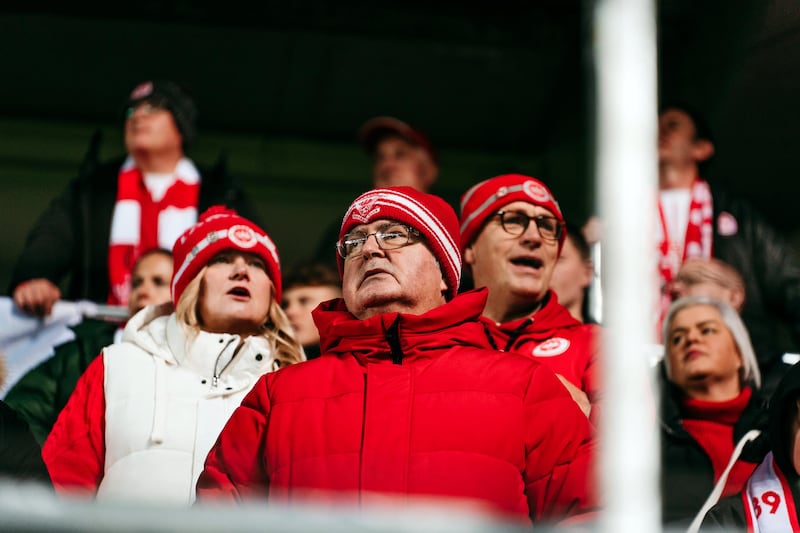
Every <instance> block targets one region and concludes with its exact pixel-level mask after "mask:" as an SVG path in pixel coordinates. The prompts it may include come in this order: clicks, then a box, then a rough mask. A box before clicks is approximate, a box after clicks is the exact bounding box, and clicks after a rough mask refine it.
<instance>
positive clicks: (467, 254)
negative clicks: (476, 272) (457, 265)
mask: <svg viewBox="0 0 800 533" xmlns="http://www.w3.org/2000/svg"><path fill="white" fill-rule="evenodd" d="M464 263H466V264H468V265H470V266H471V265H474V264H475V251H474V250H473V249H472V245H471V244H470V245H469V246H468V247H467V248H466V249H465V250H464Z"/></svg>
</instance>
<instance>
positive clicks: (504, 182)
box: [461, 174, 566, 253]
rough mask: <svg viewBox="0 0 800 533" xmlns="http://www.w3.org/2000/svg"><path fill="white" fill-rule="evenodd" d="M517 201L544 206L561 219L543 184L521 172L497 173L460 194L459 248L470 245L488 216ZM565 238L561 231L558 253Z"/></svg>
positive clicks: (555, 204)
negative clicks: (500, 174) (497, 174)
mask: <svg viewBox="0 0 800 533" xmlns="http://www.w3.org/2000/svg"><path fill="white" fill-rule="evenodd" d="M517 201H522V202H528V203H529V204H533V205H538V206H540V207H544V208H545V209H547V210H548V211H550V212H551V213H553V215H554V216H555V217H556V218H557V219H558V220H559V221H560V222H562V223H563V222H564V216H563V215H562V214H561V209H560V208H559V207H558V202H556V199H555V198H554V197H553V193H551V192H550V189H548V188H547V186H546V185H545V184H544V183H542V182H541V181H539V180H537V179H536V178H532V177H530V176H523V175H522V174H504V175H502V176H496V177H494V178H489V179H488V180H484V181H482V182H480V183H478V184H477V185H474V186H472V187H471V188H470V189H469V190H468V191H467V192H465V193H464V195H463V196H462V197H461V250H462V251H463V250H464V249H466V248H467V246H469V245H470V244H472V241H474V240H475V238H476V237H477V236H478V233H480V231H481V228H483V223H484V222H485V221H486V219H487V218H489V217H490V216H492V215H494V214H495V213H497V211H498V210H499V209H500V208H501V207H503V206H504V205H508V204H510V203H512V202H517ZM565 237H566V232H565V231H562V232H561V238H560V239H559V241H558V251H559V253H561V247H562V246H563V245H564V239H565Z"/></svg>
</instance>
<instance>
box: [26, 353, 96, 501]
mask: <svg viewBox="0 0 800 533" xmlns="http://www.w3.org/2000/svg"><path fill="white" fill-rule="evenodd" d="M104 376H105V370H104V366H103V358H102V357H97V358H95V360H94V361H92V363H91V364H90V365H89V367H88V368H87V369H86V372H84V373H83V375H82V376H81V378H80V380H78V384H77V386H76V387H75V391H74V392H73V393H72V396H70V398H69V401H68V402H67V405H66V406H65V407H64V409H63V410H62V411H61V414H59V416H58V419H57V420H56V423H55V425H54V426H53V430H52V431H51V432H50V435H49V436H48V437H47V440H46V441H45V443H44V446H43V447H42V458H43V459H44V462H45V465H47V469H48V470H49V472H50V477H51V478H52V479H53V485H54V486H55V488H56V490H57V491H58V492H60V493H65V492H87V493H90V494H92V495H94V494H96V493H97V487H98V486H99V485H100V481H101V480H102V479H103V471H104V466H105V455H106V452H105V429H106V428H105V425H106V424H105V411H106V401H105V391H104V386H103V385H104Z"/></svg>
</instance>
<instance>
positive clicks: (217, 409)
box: [97, 304, 277, 504]
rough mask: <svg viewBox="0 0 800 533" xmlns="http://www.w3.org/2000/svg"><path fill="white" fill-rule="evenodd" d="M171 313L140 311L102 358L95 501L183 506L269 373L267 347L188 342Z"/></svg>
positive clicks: (209, 338)
mask: <svg viewBox="0 0 800 533" xmlns="http://www.w3.org/2000/svg"><path fill="white" fill-rule="evenodd" d="M170 310H171V306H170V305H169V304H167V305H166V306H160V307H147V308H145V309H144V310H142V311H140V312H139V313H138V314H136V315H135V316H134V317H133V318H132V319H131V320H130V321H129V322H128V324H127V326H126V327H125V331H124V333H123V337H122V340H123V342H122V343H120V344H117V345H112V346H109V347H108V348H106V349H105V350H104V352H103V358H104V366H105V385H104V391H105V401H106V413H105V422H106V430H105V445H106V457H105V473H104V477H103V480H102V482H101V483H100V486H99V489H98V492H97V498H98V499H125V500H128V501H130V500H140V501H148V502H154V503H183V504H189V503H191V502H193V501H194V498H195V484H196V482H197V478H198V477H199V476H200V473H201V472H202V470H203V464H204V462H205V458H206V455H207V454H208V451H209V449H210V448H211V446H212V445H213V444H214V442H215V441H216V439H217V436H218V435H219V433H220V431H221V430H222V428H223V427H224V425H225V423H226V422H227V420H228V418H229V417H230V415H231V414H232V413H233V411H234V409H236V407H238V406H239V404H240V403H241V401H242V398H244V396H245V394H247V392H249V391H250V389H251V388H252V387H253V385H254V384H255V382H256V381H257V380H258V378H259V376H261V375H262V374H265V373H267V372H270V371H271V370H274V369H275V368H276V367H277V364H276V363H275V358H274V356H273V352H272V349H271V347H270V346H269V344H268V343H267V342H266V341H265V340H264V339H263V338H261V337H249V338H248V339H247V340H245V341H244V343H243V344H242V346H241V348H239V349H238V350H237V347H238V346H239V342H240V340H241V337H240V336H239V335H228V334H214V333H206V332H202V331H201V332H200V333H199V334H198V335H197V336H196V337H194V338H188V337H187V335H186V333H185V330H184V328H183V327H182V326H181V325H179V324H178V322H177V319H176V316H175V314H174V313H169V314H166V313H168V312H169V311H170Z"/></svg>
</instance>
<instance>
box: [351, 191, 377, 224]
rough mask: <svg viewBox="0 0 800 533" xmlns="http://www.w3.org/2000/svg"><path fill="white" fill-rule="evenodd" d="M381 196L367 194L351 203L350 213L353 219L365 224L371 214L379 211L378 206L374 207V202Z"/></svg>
mask: <svg viewBox="0 0 800 533" xmlns="http://www.w3.org/2000/svg"><path fill="white" fill-rule="evenodd" d="M380 198H381V196H380V195H376V196H369V197H366V198H363V199H362V200H359V201H357V202H355V203H354V204H353V210H354V212H353V214H352V215H351V216H352V217H353V218H354V219H356V220H358V221H359V222H362V223H364V224H366V223H367V222H369V221H370V219H371V218H372V215H374V214H375V213H377V212H379V211H380V210H381V208H380V206H378V207H375V203H376V202H377V201H378V200H379V199H380Z"/></svg>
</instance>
